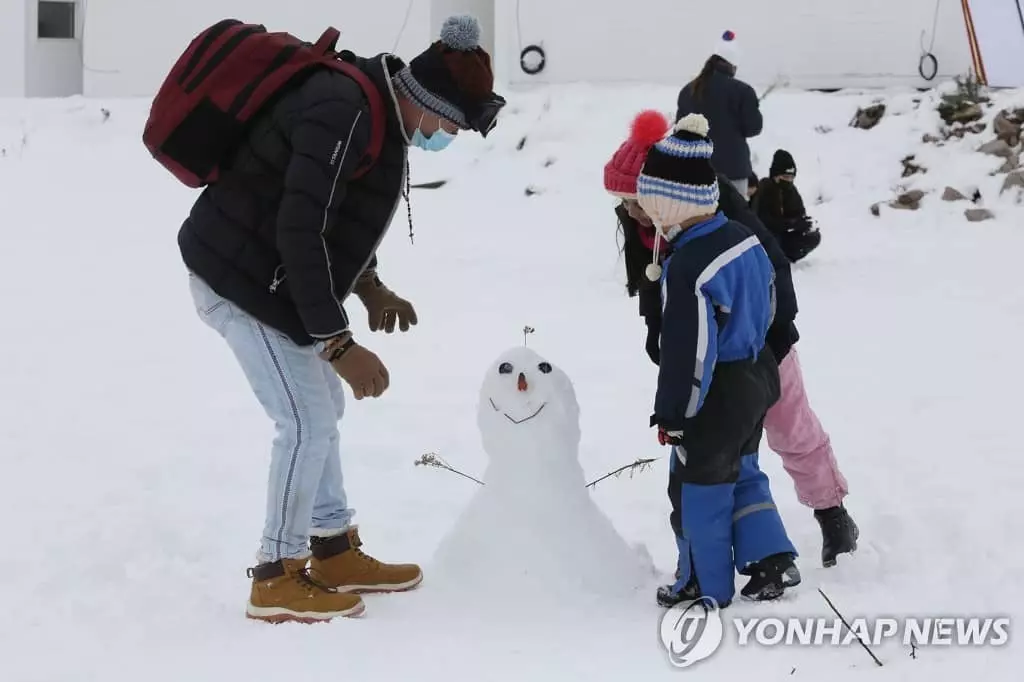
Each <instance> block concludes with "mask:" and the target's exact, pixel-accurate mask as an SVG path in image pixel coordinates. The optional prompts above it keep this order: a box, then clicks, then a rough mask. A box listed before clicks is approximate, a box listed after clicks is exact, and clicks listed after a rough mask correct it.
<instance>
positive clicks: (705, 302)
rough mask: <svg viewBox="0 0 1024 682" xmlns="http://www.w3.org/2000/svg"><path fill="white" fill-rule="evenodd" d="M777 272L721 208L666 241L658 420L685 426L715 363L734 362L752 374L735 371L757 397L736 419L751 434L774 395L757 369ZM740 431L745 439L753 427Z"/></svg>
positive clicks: (718, 365) (713, 372)
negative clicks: (745, 413) (745, 431)
mask: <svg viewBox="0 0 1024 682" xmlns="http://www.w3.org/2000/svg"><path fill="white" fill-rule="evenodd" d="M774 279H775V272H774V268H773V267H772V263H771V261H770V260H769V259H768V255H767V253H766V252H765V250H764V248H762V247H761V245H760V242H759V240H758V239H757V237H756V236H754V235H753V234H752V233H751V231H750V230H749V229H747V228H746V227H745V226H743V225H741V224H740V223H737V222H735V221H731V220H729V219H728V218H726V217H725V215H724V214H722V213H719V214H718V215H716V216H715V217H714V218H711V219H710V220H706V221H704V222H702V223H698V224H697V225H694V226H692V227H690V228H688V229H686V230H685V231H684V232H682V233H681V234H680V235H679V236H678V237H676V238H675V239H674V240H673V241H672V242H671V243H670V252H669V255H668V257H667V258H666V259H665V262H664V265H663V268H662V283H661V291H662V306H663V310H664V313H663V316H662V328H661V363H660V365H659V370H658V393H657V396H656V398H655V401H654V414H655V418H656V419H655V421H656V422H657V424H658V425H659V426H662V427H663V428H665V429H666V430H669V431H671V430H677V429H678V430H682V431H686V429H687V425H688V424H689V422H690V421H691V420H692V419H694V417H696V416H697V413H698V412H699V411H700V410H701V407H702V406H703V404H704V400H705V398H706V397H707V395H708V391H709V390H710V389H711V386H712V382H717V381H718V374H719V368H724V366H726V365H729V364H734V363H735V364H737V366H738V367H744V368H746V369H744V370H742V371H741V372H740V375H745V374H746V373H753V374H752V375H751V377H750V381H747V380H746V378H741V377H740V376H737V377H736V380H737V386H740V385H742V386H744V387H750V388H751V390H753V391H754V392H755V393H756V394H757V395H759V396H761V397H762V399H761V400H757V401H755V402H754V403H753V409H752V410H751V413H750V414H748V415H743V417H744V418H743V420H741V421H744V422H748V425H749V427H750V429H751V433H752V431H753V427H754V425H755V424H756V423H757V422H758V420H759V419H760V418H761V417H763V415H764V412H765V411H766V410H767V409H768V407H770V405H771V403H772V402H774V400H775V399H777V397H778V396H777V395H774V394H775V393H776V392H777V378H776V379H775V380H774V382H773V381H771V380H770V379H769V378H768V377H761V376H759V375H760V368H755V362H756V361H757V360H758V359H759V358H760V357H761V355H762V351H764V350H765V348H766V344H765V337H766V334H767V332H768V327H769V326H770V325H771V321H772V316H773V314H774V309H775V301H774V299H775V292H774V286H773V282H774ZM768 362H771V361H770V360H769V361H768ZM762 384H763V385H762ZM773 395H774V398H773ZM722 416H724V415H722ZM742 435H743V440H746V438H747V437H748V436H749V435H750V433H746V434H742Z"/></svg>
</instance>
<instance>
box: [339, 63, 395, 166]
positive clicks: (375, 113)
mask: <svg viewBox="0 0 1024 682" xmlns="http://www.w3.org/2000/svg"><path fill="white" fill-rule="evenodd" d="M334 64H335V65H336V66H335V67H334V68H336V69H338V70H339V71H341V72H342V73H344V74H345V75H347V76H349V77H350V78H352V80H354V81H355V82H356V83H358V84H359V87H360V88H362V89H363V93H365V95H366V101H367V103H368V104H369V105H370V144H369V145H367V147H366V151H365V152H364V154H363V158H362V161H361V162H360V164H359V167H358V168H357V169H356V171H355V173H353V175H352V177H354V178H358V177H361V176H363V175H365V174H366V172H367V171H369V170H370V168H372V167H373V164H375V163H377V159H378V157H380V152H381V149H382V148H383V147H384V132H385V129H386V127H387V116H386V114H385V113H384V99H383V98H382V97H381V96H380V91H379V90H377V86H376V85H374V84H373V81H371V80H370V78H369V76H367V75H366V74H365V73H363V72H362V71H360V70H359V68H357V67H356V66H355V64H351V63H349V62H345V61H341V60H339V59H336V60H334Z"/></svg>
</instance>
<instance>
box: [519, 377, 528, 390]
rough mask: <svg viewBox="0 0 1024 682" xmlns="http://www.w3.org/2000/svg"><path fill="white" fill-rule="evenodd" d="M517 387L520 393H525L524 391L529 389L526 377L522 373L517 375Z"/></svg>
mask: <svg viewBox="0 0 1024 682" xmlns="http://www.w3.org/2000/svg"><path fill="white" fill-rule="evenodd" d="M518 386H519V390H520V391H525V390H526V389H528V388H529V387H530V386H529V385H528V384H527V383H526V375H525V374H523V373H522V372H520V373H519V383H518Z"/></svg>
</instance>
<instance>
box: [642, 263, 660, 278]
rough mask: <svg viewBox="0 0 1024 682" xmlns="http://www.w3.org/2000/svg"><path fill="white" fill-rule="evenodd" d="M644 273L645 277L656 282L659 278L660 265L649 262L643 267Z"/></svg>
mask: <svg viewBox="0 0 1024 682" xmlns="http://www.w3.org/2000/svg"><path fill="white" fill-rule="evenodd" d="M644 274H645V275H647V279H649V280H650V281H652V282H657V281H658V280H660V279H661V266H660V265H658V264H656V263H651V264H649V265H648V266H647V267H646V268H645V269H644Z"/></svg>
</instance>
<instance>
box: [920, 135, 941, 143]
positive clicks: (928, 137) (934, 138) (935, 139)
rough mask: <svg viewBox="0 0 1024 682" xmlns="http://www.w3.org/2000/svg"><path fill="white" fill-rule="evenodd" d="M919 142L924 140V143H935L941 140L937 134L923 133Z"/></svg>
mask: <svg viewBox="0 0 1024 682" xmlns="http://www.w3.org/2000/svg"><path fill="white" fill-rule="evenodd" d="M921 142H924V143H925V144H935V143H936V142H942V138H941V137H939V136H938V135H932V134H931V133H925V134H924V136H922V137H921Z"/></svg>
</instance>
